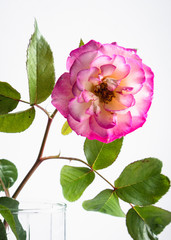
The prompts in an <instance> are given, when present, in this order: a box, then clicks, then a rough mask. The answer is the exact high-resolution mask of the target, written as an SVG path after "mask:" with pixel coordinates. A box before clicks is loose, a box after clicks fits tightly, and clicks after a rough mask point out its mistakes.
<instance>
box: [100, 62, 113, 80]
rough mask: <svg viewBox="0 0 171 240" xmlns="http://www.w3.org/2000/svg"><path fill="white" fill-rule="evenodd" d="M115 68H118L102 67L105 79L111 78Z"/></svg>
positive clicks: (108, 65)
mask: <svg viewBox="0 0 171 240" xmlns="http://www.w3.org/2000/svg"><path fill="white" fill-rule="evenodd" d="M115 68H116V67H115V66H113V65H112V64H105V65H102V66H101V67H100V69H101V75H102V76H103V77H105V76H110V75H112V73H113V72H114V70H115Z"/></svg>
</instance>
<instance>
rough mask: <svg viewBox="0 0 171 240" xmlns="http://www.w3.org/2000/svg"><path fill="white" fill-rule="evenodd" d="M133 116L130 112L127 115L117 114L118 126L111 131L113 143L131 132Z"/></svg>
mask: <svg viewBox="0 0 171 240" xmlns="http://www.w3.org/2000/svg"><path fill="white" fill-rule="evenodd" d="M131 127H132V116H131V113H130V112H127V113H125V114H117V124H116V126H115V127H114V128H112V129H111V130H110V136H111V139H112V141H114V140H115V139H117V138H120V137H123V136H125V135H126V134H128V133H129V132H130V131H131Z"/></svg>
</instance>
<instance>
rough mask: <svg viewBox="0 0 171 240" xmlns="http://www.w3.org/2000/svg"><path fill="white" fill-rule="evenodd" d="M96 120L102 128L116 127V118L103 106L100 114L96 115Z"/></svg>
mask: <svg viewBox="0 0 171 240" xmlns="http://www.w3.org/2000/svg"><path fill="white" fill-rule="evenodd" d="M94 118H95V120H96V122H97V123H98V125H99V126H100V127H102V128H106V129H108V128H113V127H114V126H115V125H116V116H115V114H114V113H111V112H109V111H106V110H105V109H104V108H103V107H102V106H101V111H100V113H99V114H97V115H94Z"/></svg>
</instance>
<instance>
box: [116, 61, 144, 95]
mask: <svg viewBox="0 0 171 240" xmlns="http://www.w3.org/2000/svg"><path fill="white" fill-rule="evenodd" d="M126 62H127V63H128V64H129V65H130V73H129V74H128V76H127V77H126V78H124V79H122V81H121V82H120V86H121V87H122V86H123V87H132V88H133V90H132V91H131V93H132V94H135V93H137V92H138V91H139V90H140V89H141V88H142V86H143V83H144V81H145V72H144V70H143V65H142V64H139V62H137V61H135V60H134V59H131V58H127V59H126Z"/></svg>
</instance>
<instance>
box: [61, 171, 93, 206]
mask: <svg viewBox="0 0 171 240" xmlns="http://www.w3.org/2000/svg"><path fill="white" fill-rule="evenodd" d="M94 177H95V175H94V172H92V171H91V170H90V169H89V168H84V167H71V166H64V167H63V168H62V170H61V179H60V181H61V185H62V189H63V194H64V197H65V198H66V199H67V200H68V201H71V202H72V201H76V200H77V199H78V198H80V197H81V195H82V194H83V192H84V190H85V189H86V188H87V187H88V186H89V185H90V184H91V183H92V181H93V180H94Z"/></svg>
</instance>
